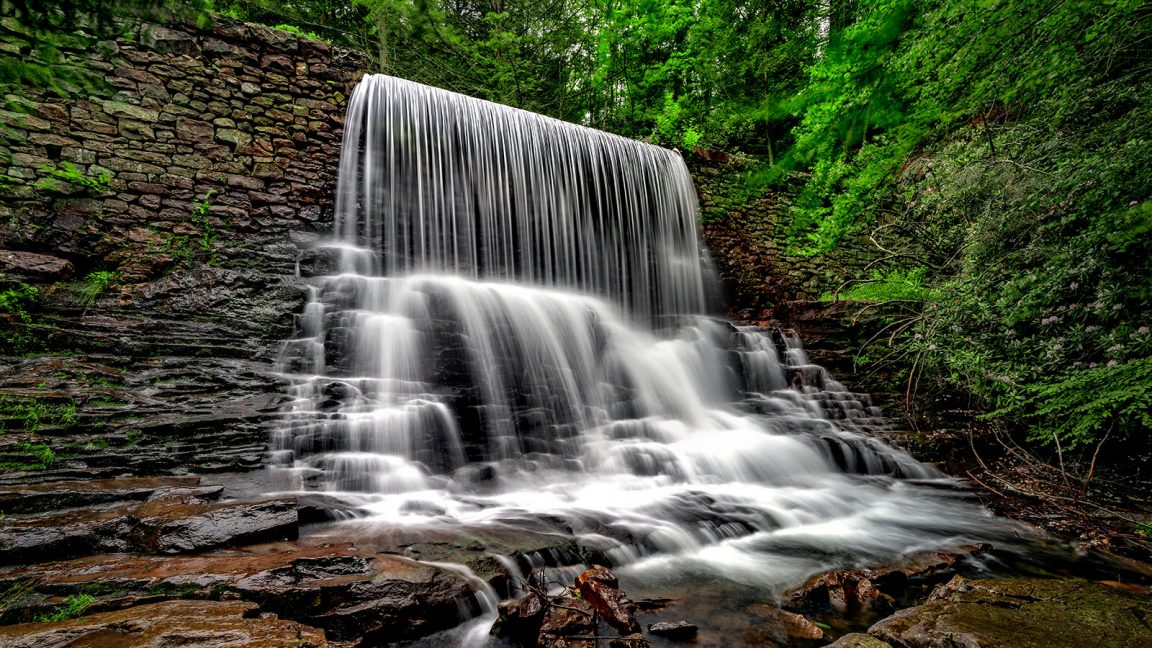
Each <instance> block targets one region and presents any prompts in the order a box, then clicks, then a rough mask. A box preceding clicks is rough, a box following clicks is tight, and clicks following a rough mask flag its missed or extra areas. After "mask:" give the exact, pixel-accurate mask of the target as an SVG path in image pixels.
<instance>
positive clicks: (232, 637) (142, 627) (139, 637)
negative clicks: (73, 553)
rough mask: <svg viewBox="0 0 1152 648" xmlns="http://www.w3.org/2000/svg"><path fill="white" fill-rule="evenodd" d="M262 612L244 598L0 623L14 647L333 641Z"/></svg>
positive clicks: (0, 638) (4, 641)
mask: <svg viewBox="0 0 1152 648" xmlns="http://www.w3.org/2000/svg"><path fill="white" fill-rule="evenodd" d="M257 614H258V610H257V606H256V605H255V604H254V603H244V602H241V601H228V602H224V601H164V602H161V603H152V604H150V605H141V606H139V607H134V608H130V609H125V610H116V611H113V612H101V613H98V614H92V615H88V616H85V617H83V618H80V619H74V620H71V621H64V622H60V623H23V624H19V625H11V626H0V645H4V646H10V647H11V648H42V647H44V646H63V645H67V646H92V647H98V646H116V647H117V648H145V647H148V648H159V647H161V646H213V647H221V648H223V647H231V646H237V647H239V646H245V647H248V648H281V647H283V648H321V647H323V646H327V645H328V641H327V640H326V639H325V638H324V633H323V632H322V631H320V630H318V629H316V628H310V627H308V626H306V625H302V624H299V623H296V622H295V621H284V620H282V619H278V618H276V616H275V615H271V614H268V615H259V616H257ZM254 617H255V618H254Z"/></svg>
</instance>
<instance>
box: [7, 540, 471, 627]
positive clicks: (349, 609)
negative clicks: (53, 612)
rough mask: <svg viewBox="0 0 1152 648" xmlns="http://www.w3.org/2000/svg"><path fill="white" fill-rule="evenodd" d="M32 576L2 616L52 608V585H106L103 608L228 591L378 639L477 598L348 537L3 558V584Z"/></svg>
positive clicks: (454, 612) (287, 615)
mask: <svg viewBox="0 0 1152 648" xmlns="http://www.w3.org/2000/svg"><path fill="white" fill-rule="evenodd" d="M29 581H34V582H35V585H34V590H33V592H32V593H30V594H29V595H28V596H25V597H24V598H23V599H21V600H19V601H15V602H13V604H12V605H11V606H10V607H9V608H7V609H4V610H0V623H14V622H21V621H27V620H30V619H32V618H35V617H36V616H38V615H40V614H43V613H45V612H47V611H49V610H46V609H45V608H44V605H43V603H42V602H41V601H43V598H44V596H45V595H47V594H51V595H54V596H58V597H61V596H69V595H74V594H81V593H87V592H104V593H102V594H97V605H98V606H100V607H101V608H102V609H118V608H123V607H130V606H133V605H138V604H139V603H140V601H141V599H142V597H151V599H152V600H153V601H154V600H155V599H156V597H169V598H176V597H184V598H197V599H200V598H209V597H220V598H231V599H242V600H245V601H249V602H252V603H256V604H258V605H259V610H260V612H263V613H272V614H276V615H278V616H279V617H280V618H283V619H291V620H294V621H297V622H300V623H305V624H308V625H310V626H315V627H318V628H322V629H324V630H325V631H326V633H327V636H328V637H329V638H330V639H333V640H339V641H353V640H357V639H361V638H363V640H364V642H365V644H366V645H379V644H384V643H393V642H396V641H401V640H405V639H412V638H416V637H420V636H424V635H427V634H431V633H433V632H437V631H440V630H446V629H448V628H452V627H454V626H456V625H458V624H459V623H460V621H461V618H460V610H461V609H462V605H463V604H465V603H466V602H467V601H470V600H471V598H472V593H471V590H470V588H469V587H468V585H467V584H466V583H465V582H463V581H462V580H461V579H459V578H457V577H456V576H455V575H454V574H452V573H450V572H446V571H444V570H441V569H439V568H437V567H433V566H429V565H425V564H422V563H418V562H415V561H412V560H407V559H403V558H398V557H394V556H386V555H377V554H375V552H374V551H373V552H369V551H362V550H360V549H358V548H356V547H355V546H353V545H351V544H349V543H344V544H316V545H301V544H299V543H288V542H283V543H273V544H267V545H256V546H252V547H247V548H244V549H225V550H217V551H214V552H210V553H204V554H197V555H191V556H135V557H133V556H124V555H109V556H95V557H89V558H80V559H76V560H69V561H62V562H55V563H45V564H41V565H36V566H34V567H8V568H0V591H5V590H7V589H8V588H9V587H11V586H13V585H16V584H19V583H26V582H29ZM94 607H95V606H94ZM0 645H7V644H5V643H4V642H3V641H2V640H0ZM117 645H119V644H117ZM207 645H215V644H207Z"/></svg>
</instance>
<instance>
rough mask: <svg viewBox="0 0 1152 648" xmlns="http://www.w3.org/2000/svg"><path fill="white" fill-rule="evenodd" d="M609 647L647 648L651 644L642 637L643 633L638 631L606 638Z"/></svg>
mask: <svg viewBox="0 0 1152 648" xmlns="http://www.w3.org/2000/svg"><path fill="white" fill-rule="evenodd" d="M608 645H609V646H610V648H648V646H651V645H652V644H650V643H648V640H647V639H645V638H644V635H642V634H640V633H639V632H636V633H633V634H630V635H628V636H627V637H617V638H615V639H610V640H608Z"/></svg>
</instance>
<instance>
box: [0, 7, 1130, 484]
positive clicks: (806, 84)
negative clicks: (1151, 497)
mask: <svg viewBox="0 0 1152 648" xmlns="http://www.w3.org/2000/svg"><path fill="white" fill-rule="evenodd" d="M3 4H4V5H5V7H4V9H5V11H4V14H5V15H14V16H16V17H17V18H18V19H19V20H20V21H21V22H22V23H24V24H25V25H28V26H30V27H31V28H32V29H33V30H34V31H35V32H36V34H37V38H36V40H35V45H34V47H35V48H36V51H35V52H15V51H5V52H2V53H0V56H2V57H3V60H2V61H0V85H3V86H4V90H5V92H8V93H11V92H16V93H18V92H19V88H20V87H21V86H27V85H34V86H37V87H44V86H51V87H59V88H60V89H61V91H69V90H70V89H71V88H74V87H75V86H77V85H82V84H83V79H77V78H74V77H72V76H70V75H69V71H68V70H67V69H66V68H65V67H64V66H60V65H56V62H57V61H56V59H55V58H54V48H53V43H54V40H55V39H56V38H58V37H60V34H63V33H66V32H68V31H69V30H72V29H76V28H78V27H83V28H86V29H95V30H99V29H114V28H115V27H114V25H115V22H116V20H117V19H118V18H119V17H121V16H123V15H126V14H136V15H140V14H164V13H169V14H170V13H177V14H182V15H184V16H185V17H194V18H196V19H198V20H211V19H212V15H214V14H218V15H224V16H228V17H231V18H235V19H240V20H245V21H251V22H258V23H263V24H266V25H269V26H273V27H278V28H280V29H286V30H289V31H293V32H296V33H299V34H302V35H306V36H312V37H316V38H320V39H323V40H326V41H329V42H331V43H334V44H338V45H342V46H346V47H352V48H355V49H358V50H361V51H363V52H365V53H366V54H368V55H369V57H370V58H371V60H372V65H373V66H374V68H375V69H374V71H377V72H384V73H387V74H391V75H395V76H399V77H404V78H408V79H412V80H415V81H419V82H422V83H427V84H430V85H434V86H438V87H442V88H446V89H449V90H454V91H457V92H462V93H465V94H469V95H473V96H477V97H482V98H484V99H489V100H492V101H497V102H500V103H504V104H508V105H512V106H516V107H520V108H524V109H527V110H532V111H535V112H539V113H543V114H546V115H550V116H552V117H556V118H559V119H563V120H567V121H571V122H576V123H580V124H585V125H588V126H591V127H595V128H599V129H603V130H607V131H610V132H613V133H617V134H619V135H622V136H625V137H632V138H644V139H646V140H648V141H651V142H653V143H656V144H659V145H663V146H668V147H676V148H681V149H693V148H707V149H718V150H723V151H727V152H730V153H741V154H744V155H746V156H747V157H748V158H749V159H751V160H753V161H754V163H755V166H756V168H757V169H758V171H757V172H756V173H754V174H752V176H751V177H750V178H749V181H748V187H747V190H748V191H749V192H756V191H778V192H787V193H788V194H790V201H789V203H790V205H791V207H790V214H789V221H790V225H789V228H790V234H791V242H792V246H793V247H794V249H795V251H798V252H803V253H804V254H810V255H820V254H824V253H828V252H830V251H832V250H834V249H835V248H836V246H837V245H838V244H839V243H840V242H841V241H844V240H846V239H847V238H849V237H859V236H867V237H870V238H871V240H872V242H873V244H874V245H875V247H876V248H877V250H878V251H879V253H880V255H879V257H878V259H877V261H876V262H874V263H873V264H872V265H871V266H870V267H869V268H868V269H867V270H866V273H865V274H864V275H863V276H859V277H856V278H854V279H853V280H852V281H850V282H848V283H847V284H846V285H845V286H843V287H842V289H841V290H838V291H835V292H834V293H832V294H829V295H827V296H826V298H827V299H846V300H847V299H852V300H862V301H866V302H873V303H880V304H884V306H885V308H886V312H888V313H890V314H891V315H889V316H888V318H887V319H886V320H885V326H884V328H883V329H882V331H881V334H880V335H878V336H876V337H875V338H874V340H873V342H872V343H871V344H870V345H869V347H868V348H865V349H863V350H862V351H861V353H860V355H859V356H858V364H859V365H860V366H861V367H862V368H865V369H867V368H869V367H885V368H887V370H888V372H889V374H890V375H892V376H893V380H894V382H896V383H897V384H899V385H900V386H901V388H902V389H903V390H904V391H905V392H906V394H907V396H908V400H909V401H910V402H911V401H912V400H914V399H915V398H917V397H922V398H924V397H932V395H936V396H939V395H946V396H947V397H949V398H951V399H954V400H955V399H962V400H965V401H966V402H968V403H970V404H971V406H973V407H976V408H979V409H982V410H983V411H985V412H986V414H985V415H984V417H983V420H984V421H985V422H986V424H987V425H989V426H993V427H996V428H997V429H1001V430H1003V431H1004V432H1005V433H1006V434H1007V435H1008V436H1011V437H1013V438H1015V439H1017V440H1018V441H1019V442H1021V443H1023V444H1025V445H1026V446H1027V447H1028V448H1029V450H1030V451H1031V452H1034V453H1036V455H1037V456H1040V457H1043V458H1045V459H1046V460H1048V461H1050V462H1052V464H1053V465H1057V464H1058V465H1059V466H1060V470H1061V472H1062V474H1063V475H1064V476H1065V478H1072V479H1075V480H1076V481H1078V482H1080V481H1082V482H1084V483H1085V484H1086V483H1087V480H1088V478H1090V477H1091V476H1092V474H1093V472H1094V471H1097V470H1101V471H1107V472H1108V474H1109V475H1110V479H1112V480H1116V481H1129V482H1130V484H1129V485H1134V484H1137V483H1140V482H1142V481H1143V480H1145V479H1146V478H1148V477H1149V476H1152V464H1150V463H1149V461H1150V459H1152V437H1150V432H1152V333H1150V332H1149V329H1150V327H1152V202H1150V201H1149V194H1150V193H1152V181H1150V179H1152V154H1150V148H1149V145H1150V143H1152V132H1150V124H1152V75H1150V72H1152V3H1150V2H1145V1H1139V0H1015V1H1008V0H955V1H949V0H700V1H687V0H665V1H656V0H486V1H479V0H189V1H187V2H174V1H172V0H169V1H166V2H165V1H161V0H119V1H118V2H107V1H104V0H51V1H47V2H41V1H38V0H4V3H3ZM9 293H12V294H9ZM33 297H34V296H29V295H21V294H17V293H15V292H12V291H9V292H6V293H4V294H3V295H0V309H4V310H6V311H9V312H12V311H14V310H17V309H19V308H21V306H20V303H21V301H23V300H28V299H31V298H33ZM1098 462H1099V464H1100V467H1099V468H1098V467H1097V463H1098Z"/></svg>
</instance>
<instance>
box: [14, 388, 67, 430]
mask: <svg viewBox="0 0 1152 648" xmlns="http://www.w3.org/2000/svg"><path fill="white" fill-rule="evenodd" d="M77 414H78V411H77V409H76V403H74V402H72V401H67V402H64V403H51V402H48V401H45V400H43V399H40V398H34V397H27V396H0V417H3V418H5V419H9V420H15V421H17V422H19V424H20V427H21V429H23V430H24V431H25V432H30V433H33V432H38V431H39V430H40V429H42V428H43V427H44V426H45V425H51V426H61V427H71V426H73V425H75V424H76V420H77Z"/></svg>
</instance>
